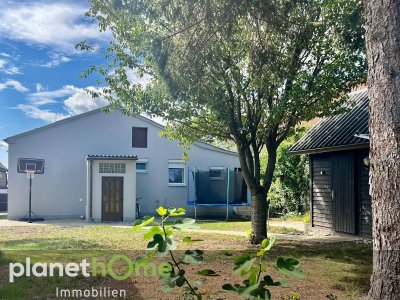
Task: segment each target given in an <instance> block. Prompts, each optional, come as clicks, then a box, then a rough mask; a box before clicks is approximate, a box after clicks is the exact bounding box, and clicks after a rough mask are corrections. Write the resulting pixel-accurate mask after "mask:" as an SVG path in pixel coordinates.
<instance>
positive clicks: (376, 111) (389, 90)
mask: <svg viewBox="0 0 400 300" xmlns="http://www.w3.org/2000/svg"><path fill="white" fill-rule="evenodd" d="M364 7H365V17H366V28H367V35H366V42H367V58H368V94H369V99H370V100H369V101H370V102H369V107H370V117H369V128H370V129H369V130H370V137H371V138H370V140H371V150H370V158H371V169H370V175H371V196H372V213H373V214H372V215H373V218H372V224H373V225H372V226H373V247H374V258H373V262H374V263H373V265H374V266H373V275H372V277H371V290H370V292H369V298H370V299H385V300H390V299H399V298H400V2H399V1H389V0H383V1H377V0H365V1H364Z"/></svg>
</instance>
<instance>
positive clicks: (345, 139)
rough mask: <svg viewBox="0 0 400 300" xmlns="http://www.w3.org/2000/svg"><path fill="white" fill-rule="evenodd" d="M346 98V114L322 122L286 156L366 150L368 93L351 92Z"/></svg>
mask: <svg viewBox="0 0 400 300" xmlns="http://www.w3.org/2000/svg"><path fill="white" fill-rule="evenodd" d="M349 98H350V101H349V102H350V103H351V104H352V107H351V108H350V110H349V111H347V112H345V113H343V114H340V115H336V116H332V117H328V118H325V119H322V120H321V121H320V122H318V123H317V125H315V126H314V127H313V128H311V129H310V130H309V131H308V132H307V133H306V134H305V135H304V136H303V137H302V138H301V139H300V140H299V141H298V142H297V143H295V144H294V145H293V146H292V147H291V148H290V149H289V154H312V153H323V152H332V151H339V150H350V149H361V148H368V147H369V140H368V139H366V137H367V136H368V134H369V132H368V117H369V114H368V90H367V89H363V90H359V91H355V92H352V93H350V94H349Z"/></svg>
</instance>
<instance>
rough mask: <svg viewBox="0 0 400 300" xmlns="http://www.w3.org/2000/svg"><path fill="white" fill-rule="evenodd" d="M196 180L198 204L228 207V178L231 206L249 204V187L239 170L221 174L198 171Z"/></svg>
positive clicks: (225, 171)
mask: <svg viewBox="0 0 400 300" xmlns="http://www.w3.org/2000/svg"><path fill="white" fill-rule="evenodd" d="M228 172H229V176H228ZM195 178H196V182H195V184H196V203H197V204H200V205H201V204H203V205H204V204H222V205H226V204H227V188H228V178H229V204H242V203H247V187H246V184H245V182H244V180H243V176H242V172H241V171H239V170H237V169H235V170H229V171H228V170H221V171H219V172H214V171H212V170H210V171H201V170H196V175H195Z"/></svg>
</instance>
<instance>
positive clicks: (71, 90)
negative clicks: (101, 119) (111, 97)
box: [17, 84, 108, 122]
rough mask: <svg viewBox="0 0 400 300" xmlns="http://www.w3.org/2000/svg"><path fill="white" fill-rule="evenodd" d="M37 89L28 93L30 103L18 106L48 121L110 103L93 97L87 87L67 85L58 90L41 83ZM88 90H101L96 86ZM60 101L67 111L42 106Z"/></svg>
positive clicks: (32, 116)
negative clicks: (45, 88) (47, 88)
mask: <svg viewBox="0 0 400 300" xmlns="http://www.w3.org/2000/svg"><path fill="white" fill-rule="evenodd" d="M36 90H37V91H36V92H34V93H30V94H28V96H27V99H28V102H29V103H27V104H19V105H18V106H17V108H18V109H20V110H22V111H23V112H24V113H25V115H26V116H28V117H30V118H34V119H41V120H44V121H46V122H55V121H58V120H61V119H64V118H66V117H70V116H74V115H78V114H81V113H84V112H88V111H91V110H94V109H97V108H100V107H103V106H106V105H108V102H107V101H106V100H104V99H103V98H92V97H91V96H90V95H89V94H88V93H87V92H86V90H85V89H83V88H78V87H75V86H73V85H65V86H63V87H62V88H60V89H58V90H53V91H46V90H44V88H43V86H42V85H41V84H36ZM87 90H90V91H93V92H99V89H96V88H95V87H87ZM60 101H62V103H63V109H64V110H65V111H66V113H59V112H54V111H52V110H50V109H48V108H46V109H44V108H42V106H44V105H49V104H55V103H59V102H60Z"/></svg>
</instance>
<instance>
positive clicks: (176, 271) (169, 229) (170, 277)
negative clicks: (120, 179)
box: [132, 206, 304, 300]
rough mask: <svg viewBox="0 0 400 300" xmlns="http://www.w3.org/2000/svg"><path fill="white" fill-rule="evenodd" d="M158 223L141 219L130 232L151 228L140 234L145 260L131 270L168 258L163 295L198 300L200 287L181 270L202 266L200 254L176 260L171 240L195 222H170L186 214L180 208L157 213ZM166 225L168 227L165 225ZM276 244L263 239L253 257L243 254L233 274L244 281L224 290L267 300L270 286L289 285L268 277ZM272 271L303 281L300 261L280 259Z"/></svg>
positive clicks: (185, 240)
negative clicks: (173, 293)
mask: <svg viewBox="0 0 400 300" xmlns="http://www.w3.org/2000/svg"><path fill="white" fill-rule="evenodd" d="M157 213H158V215H159V216H160V217H161V222H156V221H155V218H154V217H144V218H143V220H137V221H136V222H135V224H134V226H133V228H132V230H133V231H135V230H139V229H141V228H143V227H144V226H148V225H152V226H151V227H150V228H149V230H148V231H146V233H144V234H143V237H144V239H145V240H150V242H149V243H148V244H147V251H146V254H145V256H143V257H139V258H137V259H136V260H135V263H134V266H133V267H134V268H135V267H138V266H140V265H141V264H143V263H148V262H149V261H150V260H151V259H152V258H153V257H154V256H157V257H168V256H169V257H170V260H169V261H168V262H167V263H168V264H169V265H170V266H171V268H170V271H168V272H166V274H164V276H163V277H162V279H163V280H164V282H165V284H164V285H163V286H162V287H161V289H162V291H164V292H169V291H171V290H173V289H174V288H181V289H182V294H183V297H184V299H198V300H201V299H202V298H203V295H202V294H201V293H200V292H199V286H200V285H201V284H202V283H201V281H199V280H190V279H189V278H188V276H187V274H186V272H185V270H184V268H183V267H184V266H185V265H188V264H194V265H200V264H201V263H202V262H203V251H201V250H186V251H185V252H184V255H183V257H181V258H177V257H176V253H175V252H174V250H176V241H175V240H174V230H185V229H188V228H195V227H196V225H197V224H196V223H195V220H194V219H190V218H184V219H181V218H177V219H175V220H173V221H172V220H170V218H175V217H181V216H184V215H185V213H186V211H185V209H183V208H174V207H169V208H164V207H162V206H161V207H159V208H158V209H157ZM167 224H168V225H167ZM200 241H202V240H196V239H192V238H191V237H190V236H186V237H184V238H183V239H182V243H195V242H200ZM274 243H275V237H272V238H271V239H264V240H263V241H262V242H261V244H260V245H259V251H258V252H257V254H256V256H255V257H252V256H251V254H249V253H245V254H242V255H240V256H238V257H236V258H235V259H234V265H235V267H234V273H238V274H240V275H241V276H244V277H246V279H245V280H243V285H241V284H230V283H229V284H225V285H223V287H222V288H223V289H224V290H227V291H232V292H236V293H237V294H238V295H239V296H240V297H244V298H246V299H270V298H271V293H270V291H269V289H268V287H270V286H282V287H283V286H287V285H288V281H286V280H280V281H274V280H273V279H272V278H271V276H270V275H268V273H267V265H266V262H265V260H266V253H267V252H268V251H269V250H270V249H271V248H272V246H273V245H274ZM275 269H276V270H277V271H278V272H279V273H281V274H282V275H284V276H287V277H291V278H296V279H302V278H303V277H304V273H303V271H302V270H301V268H300V263H299V261H297V260H295V259H293V258H283V257H279V258H278V259H277V261H276V267H275ZM197 275H201V276H217V275H218V274H217V273H216V272H215V271H213V270H211V269H203V270H199V271H198V272H197Z"/></svg>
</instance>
